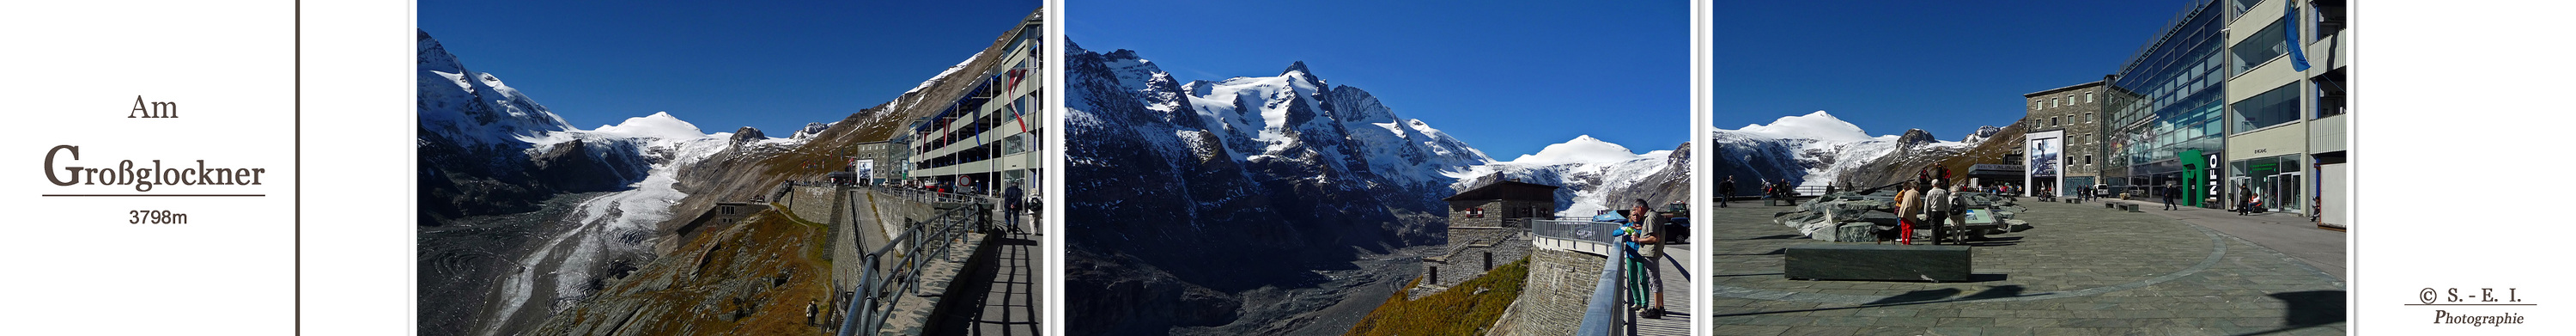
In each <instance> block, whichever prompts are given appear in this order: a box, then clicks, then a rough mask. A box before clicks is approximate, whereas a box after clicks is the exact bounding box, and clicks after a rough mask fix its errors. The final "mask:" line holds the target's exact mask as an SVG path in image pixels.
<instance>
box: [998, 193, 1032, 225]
mask: <svg viewBox="0 0 2576 336" xmlns="http://www.w3.org/2000/svg"><path fill="white" fill-rule="evenodd" d="M1021 196H1025V194H1023V193H1022V191H1021V190H1020V185H1019V184H1011V185H1010V187H1006V188H1002V225H1004V226H1008V227H1010V228H1011V233H1012V234H1022V233H1027V231H1021V230H1020V210H1021V209H1023V208H1024V207H1025V206H1026V205H1024V204H1022V203H1021V202H1020V197H1021Z"/></svg>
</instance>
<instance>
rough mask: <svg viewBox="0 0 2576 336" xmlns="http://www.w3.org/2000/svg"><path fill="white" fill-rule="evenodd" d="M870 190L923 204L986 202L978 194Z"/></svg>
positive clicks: (883, 187)
mask: <svg viewBox="0 0 2576 336" xmlns="http://www.w3.org/2000/svg"><path fill="white" fill-rule="evenodd" d="M869 188H870V189H874V190H876V192H877V194H881V195H888V196H893V197H895V198H900V199H904V200H910V201H915V202H922V203H982V202H984V201H983V197H984V196H983V195H976V194H960V193H944V192H937V191H930V190H923V189H921V188H907V187H891V186H873V187H869Z"/></svg>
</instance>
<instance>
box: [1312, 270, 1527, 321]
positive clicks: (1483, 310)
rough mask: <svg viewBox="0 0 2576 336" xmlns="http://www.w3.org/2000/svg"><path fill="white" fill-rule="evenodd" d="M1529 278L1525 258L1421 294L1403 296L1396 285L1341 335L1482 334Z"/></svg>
mask: <svg viewBox="0 0 2576 336" xmlns="http://www.w3.org/2000/svg"><path fill="white" fill-rule="evenodd" d="M1528 278H1529V258H1521V260H1520V261H1514V262H1512V263H1510V264H1504V265H1503V266H1500V267H1495V268H1494V270H1493V271H1491V272H1485V275H1484V276H1479V277H1476V278H1475V279H1468V280H1467V281H1466V282H1461V283H1458V285H1457V286H1455V287H1450V288H1449V290H1446V291H1441V292H1440V293H1439V294H1431V295H1430V296H1424V297H1422V298H1421V299H1416V300H1405V299H1404V293H1403V291H1404V290H1402V289H1398V290H1396V293H1395V296H1393V297H1389V298H1387V299H1386V304H1383V305H1379V306H1377V310H1371V311H1369V314H1368V317H1366V318H1362V319H1361V320H1360V324H1359V325H1355V326H1351V332H1350V333H1348V334H1346V335H1372V336H1373V335H1417V336H1419V335H1483V334H1484V333H1485V328H1489V327H1493V326H1494V319H1496V318H1500V317H1502V316H1503V309H1504V308H1510V307H1511V306H1512V300H1516V299H1519V298H1520V296H1521V281H1522V280H1524V279H1528ZM1421 282H1422V280H1421V279H1415V280H1414V283H1411V284H1405V285H1404V288H1413V286H1414V285H1415V284H1419V283H1421Z"/></svg>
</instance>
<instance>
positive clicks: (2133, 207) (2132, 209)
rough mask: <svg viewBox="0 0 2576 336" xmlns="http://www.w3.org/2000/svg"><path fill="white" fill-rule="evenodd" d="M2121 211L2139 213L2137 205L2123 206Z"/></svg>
mask: <svg viewBox="0 0 2576 336" xmlns="http://www.w3.org/2000/svg"><path fill="white" fill-rule="evenodd" d="M2120 211H2128V212H2138V205H2137V204H2121V205H2120Z"/></svg>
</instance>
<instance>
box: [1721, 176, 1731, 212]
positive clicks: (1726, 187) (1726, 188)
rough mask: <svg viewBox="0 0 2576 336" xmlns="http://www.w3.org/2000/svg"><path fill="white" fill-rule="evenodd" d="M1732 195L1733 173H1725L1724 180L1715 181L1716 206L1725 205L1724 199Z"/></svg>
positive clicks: (1722, 206)
mask: <svg viewBox="0 0 2576 336" xmlns="http://www.w3.org/2000/svg"><path fill="white" fill-rule="evenodd" d="M1733 197H1735V175H1727V176H1726V180H1725V181H1719V182H1717V207H1720V208H1724V207H1726V199H1728V198H1733Z"/></svg>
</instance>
